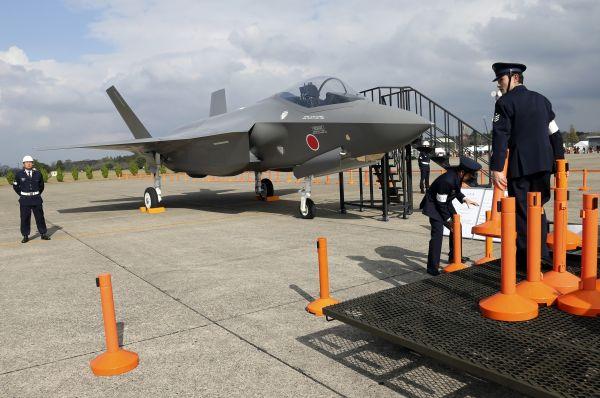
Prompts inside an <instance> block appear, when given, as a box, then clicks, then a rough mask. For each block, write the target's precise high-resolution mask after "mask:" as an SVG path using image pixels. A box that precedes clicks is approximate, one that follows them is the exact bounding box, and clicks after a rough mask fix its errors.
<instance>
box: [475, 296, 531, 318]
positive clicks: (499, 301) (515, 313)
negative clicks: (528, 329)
mask: <svg viewBox="0 0 600 398" xmlns="http://www.w3.org/2000/svg"><path fill="white" fill-rule="evenodd" d="M479 309H480V310H481V315H483V316H484V317H486V318H490V319H494V320H496V321H506V322H518V321H528V320H530V319H533V318H535V317H537V316H538V305H537V303H536V302H535V301H533V300H530V299H528V298H526V297H521V296H519V295H518V294H504V293H497V294H494V295H493V296H491V297H488V298H485V299H483V300H481V301H480V302H479Z"/></svg>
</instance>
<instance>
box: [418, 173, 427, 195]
mask: <svg viewBox="0 0 600 398" xmlns="http://www.w3.org/2000/svg"><path fill="white" fill-rule="evenodd" d="M419 188H420V189H421V191H424V190H427V189H429V169H421V179H420V180H419Z"/></svg>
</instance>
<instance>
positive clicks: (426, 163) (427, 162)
mask: <svg viewBox="0 0 600 398" xmlns="http://www.w3.org/2000/svg"><path fill="white" fill-rule="evenodd" d="M421 164H429V162H421Z"/></svg>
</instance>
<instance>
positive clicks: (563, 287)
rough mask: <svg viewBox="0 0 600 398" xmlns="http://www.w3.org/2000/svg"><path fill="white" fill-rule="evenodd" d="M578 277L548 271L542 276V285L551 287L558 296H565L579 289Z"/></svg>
mask: <svg viewBox="0 0 600 398" xmlns="http://www.w3.org/2000/svg"><path fill="white" fill-rule="evenodd" d="M579 281H580V279H579V277H577V276H575V275H573V274H572V273H570V272H568V271H563V272H558V271H548V272H546V273H545V274H544V279H543V283H545V284H546V285H548V286H550V287H553V288H554V289H556V290H557V291H558V292H559V293H560V294H567V293H571V292H574V291H575V290H577V289H579Z"/></svg>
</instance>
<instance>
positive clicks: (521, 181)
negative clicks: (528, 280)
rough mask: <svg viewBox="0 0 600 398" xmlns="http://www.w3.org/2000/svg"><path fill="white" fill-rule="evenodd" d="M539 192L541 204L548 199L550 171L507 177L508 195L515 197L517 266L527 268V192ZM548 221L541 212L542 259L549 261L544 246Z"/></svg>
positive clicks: (548, 254) (546, 248)
mask: <svg viewBox="0 0 600 398" xmlns="http://www.w3.org/2000/svg"><path fill="white" fill-rule="evenodd" d="M528 192H540V193H541V196H542V206H543V205H544V204H546V202H548V200H550V172H548V171H543V172H540V173H535V174H530V175H527V176H522V177H515V178H509V179H508V195H509V196H513V197H514V198H515V206H516V213H517V214H516V218H517V268H519V269H523V270H525V269H527V193H528ZM547 233H548V221H547V220H546V213H545V212H544V213H542V239H541V241H542V259H543V260H546V261H550V253H549V252H548V247H547V246H546V235H547Z"/></svg>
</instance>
